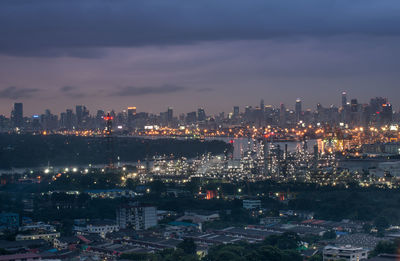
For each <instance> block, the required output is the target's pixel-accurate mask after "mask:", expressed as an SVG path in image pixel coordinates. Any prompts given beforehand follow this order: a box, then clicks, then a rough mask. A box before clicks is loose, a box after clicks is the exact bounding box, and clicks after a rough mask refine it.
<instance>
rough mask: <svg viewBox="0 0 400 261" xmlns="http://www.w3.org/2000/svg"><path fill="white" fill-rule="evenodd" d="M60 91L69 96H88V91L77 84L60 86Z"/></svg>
mask: <svg viewBox="0 0 400 261" xmlns="http://www.w3.org/2000/svg"><path fill="white" fill-rule="evenodd" d="M60 91H61V92H62V93H63V95H65V96H67V97H69V98H83V97H86V96H87V95H86V93H83V92H81V91H80V89H79V88H78V87H75V86H63V87H61V88H60Z"/></svg>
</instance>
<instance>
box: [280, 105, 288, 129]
mask: <svg viewBox="0 0 400 261" xmlns="http://www.w3.org/2000/svg"><path fill="white" fill-rule="evenodd" d="M279 125H280V126H281V127H284V126H286V107H285V104H283V103H281V106H280V111H279Z"/></svg>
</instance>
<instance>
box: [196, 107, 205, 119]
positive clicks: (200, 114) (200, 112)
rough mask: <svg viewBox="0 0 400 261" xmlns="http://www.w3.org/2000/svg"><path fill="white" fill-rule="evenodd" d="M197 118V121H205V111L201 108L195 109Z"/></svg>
mask: <svg viewBox="0 0 400 261" xmlns="http://www.w3.org/2000/svg"><path fill="white" fill-rule="evenodd" d="M197 120H198V121H205V120H206V112H205V111H204V109H203V108H199V109H197Z"/></svg>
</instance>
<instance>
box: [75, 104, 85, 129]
mask: <svg viewBox="0 0 400 261" xmlns="http://www.w3.org/2000/svg"><path fill="white" fill-rule="evenodd" d="M75 114H76V125H77V126H78V127H81V126H82V120H83V106H82V105H76V107H75Z"/></svg>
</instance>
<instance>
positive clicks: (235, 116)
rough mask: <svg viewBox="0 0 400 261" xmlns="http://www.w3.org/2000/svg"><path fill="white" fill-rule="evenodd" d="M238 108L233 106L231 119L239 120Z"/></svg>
mask: <svg viewBox="0 0 400 261" xmlns="http://www.w3.org/2000/svg"><path fill="white" fill-rule="evenodd" d="M239 113H240V112H239V106H234V107H233V117H234V118H239Z"/></svg>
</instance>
